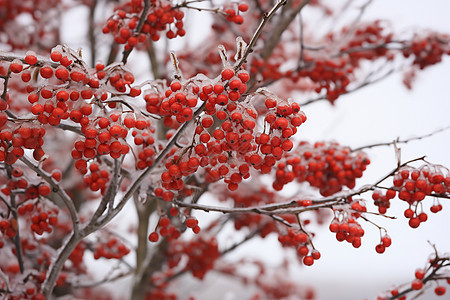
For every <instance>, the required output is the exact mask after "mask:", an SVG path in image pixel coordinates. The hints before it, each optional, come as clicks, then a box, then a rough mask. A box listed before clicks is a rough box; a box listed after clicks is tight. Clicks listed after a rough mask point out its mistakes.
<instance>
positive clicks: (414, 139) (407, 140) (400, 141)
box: [352, 126, 450, 152]
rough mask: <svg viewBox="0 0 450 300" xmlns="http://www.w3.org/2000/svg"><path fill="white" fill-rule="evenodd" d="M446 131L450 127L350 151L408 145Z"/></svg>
mask: <svg viewBox="0 0 450 300" xmlns="http://www.w3.org/2000/svg"><path fill="white" fill-rule="evenodd" d="M448 129H450V126H447V127H444V128H440V129H437V130H435V131H433V132H430V133H427V134H424V135H420V136H417V137H412V138H409V139H403V140H401V139H400V138H399V137H398V138H397V139H396V140H395V141H392V142H385V143H375V144H369V145H365V146H360V147H357V148H354V149H352V151H353V152H356V151H360V150H363V149H369V148H374V147H380V146H392V145H393V144H394V142H395V143H396V144H406V143H409V142H411V141H416V140H421V139H424V138H427V137H431V136H433V135H435V134H437V133H440V132H443V131H446V130H448Z"/></svg>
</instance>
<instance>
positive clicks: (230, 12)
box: [224, 3, 248, 25]
mask: <svg viewBox="0 0 450 300" xmlns="http://www.w3.org/2000/svg"><path fill="white" fill-rule="evenodd" d="M224 10H225V14H226V16H225V19H226V20H227V21H228V22H233V23H235V24H238V25H241V24H242V23H244V18H243V17H242V16H241V15H240V14H239V12H246V11H247V10H248V5H247V4H246V3H240V4H239V5H238V7H237V10H234V9H233V8H226V7H224Z"/></svg>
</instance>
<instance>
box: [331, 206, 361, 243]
mask: <svg viewBox="0 0 450 300" xmlns="http://www.w3.org/2000/svg"><path fill="white" fill-rule="evenodd" d="M349 201H350V203H351V204H350V208H351V212H347V211H335V217H334V219H333V220H332V221H331V224H330V226H329V229H330V231H331V232H333V233H336V240H338V241H339V242H343V241H346V242H348V243H350V244H352V246H353V247H355V248H359V247H360V246H361V238H362V237H363V236H364V229H362V227H361V225H360V224H359V223H358V221H357V219H358V217H359V216H360V214H361V213H363V212H366V211H367V208H366V207H365V205H364V203H363V202H361V201H357V200H352V199H351V198H350V199H349Z"/></svg>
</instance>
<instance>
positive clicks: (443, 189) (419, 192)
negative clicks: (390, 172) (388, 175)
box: [372, 164, 450, 228]
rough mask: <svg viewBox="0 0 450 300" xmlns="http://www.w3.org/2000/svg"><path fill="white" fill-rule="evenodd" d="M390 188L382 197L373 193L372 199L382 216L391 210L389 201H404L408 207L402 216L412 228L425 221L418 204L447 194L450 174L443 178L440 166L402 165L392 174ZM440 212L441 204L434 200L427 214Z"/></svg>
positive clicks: (378, 192) (449, 189)
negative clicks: (426, 198) (416, 166)
mask: <svg viewBox="0 0 450 300" xmlns="http://www.w3.org/2000/svg"><path fill="white" fill-rule="evenodd" d="M393 185H394V186H393V187H392V188H390V189H388V190H386V192H385V193H384V194H383V192H382V191H380V190H375V191H374V192H373V194H372V199H373V200H374V201H375V202H374V203H375V205H376V206H378V211H379V212H380V213H382V214H384V213H386V210H387V209H388V208H389V207H390V200H391V199H393V198H395V196H396V195H397V196H398V198H399V199H400V200H403V201H406V202H407V203H408V204H409V208H407V209H406V210H405V217H406V218H408V219H409V225H410V226H411V227H412V228H417V227H419V225H420V223H422V222H425V221H427V219H428V216H427V214H426V213H425V212H423V211H422V210H421V209H419V207H420V205H419V203H421V202H422V200H424V199H425V197H426V196H430V195H436V196H439V195H448V194H449V193H450V175H449V174H448V173H447V175H445V176H444V173H443V172H442V170H441V168H440V167H439V166H435V165H431V164H426V165H423V166H422V167H420V168H414V167H411V166H404V167H402V168H400V169H399V170H398V171H397V172H395V174H394V176H393ZM440 210H442V205H441V204H439V202H438V201H437V200H435V204H433V206H431V208H430V211H431V212H433V213H437V212H439V211H440Z"/></svg>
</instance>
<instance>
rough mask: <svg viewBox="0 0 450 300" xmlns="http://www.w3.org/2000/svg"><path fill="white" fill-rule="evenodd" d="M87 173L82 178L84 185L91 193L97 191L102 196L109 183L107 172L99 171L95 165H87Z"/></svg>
mask: <svg viewBox="0 0 450 300" xmlns="http://www.w3.org/2000/svg"><path fill="white" fill-rule="evenodd" d="M89 171H90V172H89V173H87V174H86V175H85V176H84V184H85V185H86V186H88V187H89V189H90V190H91V191H93V192H96V191H98V190H100V191H101V194H102V195H104V193H105V191H106V184H107V183H108V181H109V172H108V171H107V170H102V169H100V167H99V165H98V164H96V163H91V164H90V165H89Z"/></svg>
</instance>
